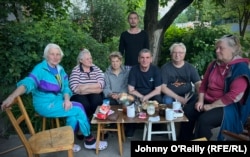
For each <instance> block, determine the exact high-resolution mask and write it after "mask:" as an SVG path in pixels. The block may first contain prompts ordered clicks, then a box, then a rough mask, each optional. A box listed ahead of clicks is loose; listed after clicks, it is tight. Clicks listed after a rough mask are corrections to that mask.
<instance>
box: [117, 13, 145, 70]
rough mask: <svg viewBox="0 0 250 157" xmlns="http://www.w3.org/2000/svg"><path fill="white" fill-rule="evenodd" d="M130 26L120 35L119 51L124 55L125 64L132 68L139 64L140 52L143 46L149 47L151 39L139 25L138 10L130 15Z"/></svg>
mask: <svg viewBox="0 0 250 157" xmlns="http://www.w3.org/2000/svg"><path fill="white" fill-rule="evenodd" d="M128 23H129V25H130V28H129V29H128V30H126V31H124V32H122V34H121V36H120V43H119V52H121V54H122V55H123V56H124V58H125V62H124V65H125V67H126V68H128V69H130V68H131V66H133V65H136V64H138V60H137V59H138V54H139V52H140V50H142V49H143V48H147V49H149V39H148V35H147V33H146V31H144V30H141V29H140V28H139V27H138V23H139V16H138V14H137V13H136V12H131V13H130V14H129V15H128Z"/></svg>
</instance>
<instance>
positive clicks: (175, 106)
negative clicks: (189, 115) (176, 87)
mask: <svg viewBox="0 0 250 157" xmlns="http://www.w3.org/2000/svg"><path fill="white" fill-rule="evenodd" d="M172 105H173V110H181V103H180V102H179V101H174V102H173V103H172Z"/></svg>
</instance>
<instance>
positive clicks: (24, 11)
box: [0, 0, 71, 22]
mask: <svg viewBox="0 0 250 157" xmlns="http://www.w3.org/2000/svg"><path fill="white" fill-rule="evenodd" d="M2 1H3V0H2ZM23 6H25V7H23ZM70 6H71V2H70V0H61V1H58V0H39V1H35V0H32V1H31V0H18V1H14V0H4V2H1V3H0V9H1V13H0V19H3V20H5V19H6V18H7V16H8V14H10V13H12V14H13V15H14V16H15V18H16V20H17V21H19V22H21V21H23V20H24V16H25V17H30V16H32V20H34V19H36V20H40V19H42V18H43V17H44V16H49V17H50V18H52V19H54V18H65V17H67V12H68V8H69V7H70Z"/></svg>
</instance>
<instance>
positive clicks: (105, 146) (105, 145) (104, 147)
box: [84, 141, 108, 150]
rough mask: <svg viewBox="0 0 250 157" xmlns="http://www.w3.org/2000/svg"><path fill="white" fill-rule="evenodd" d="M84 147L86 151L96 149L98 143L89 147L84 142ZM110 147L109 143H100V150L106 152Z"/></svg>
mask: <svg viewBox="0 0 250 157" xmlns="http://www.w3.org/2000/svg"><path fill="white" fill-rule="evenodd" d="M84 147H85V148H86V149H96V142H95V143H94V144H91V145H88V144H86V143H85V142H84ZM107 147H108V142H107V141H100V142H99V150H104V149H106V148H107Z"/></svg>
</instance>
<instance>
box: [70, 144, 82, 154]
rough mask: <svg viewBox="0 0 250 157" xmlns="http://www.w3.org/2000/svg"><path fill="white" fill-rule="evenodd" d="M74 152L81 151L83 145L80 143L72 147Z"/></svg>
mask: <svg viewBox="0 0 250 157" xmlns="http://www.w3.org/2000/svg"><path fill="white" fill-rule="evenodd" d="M72 150H73V152H74V153H76V152H79V151H80V150H81V147H80V146H79V145H78V144H74V146H73V148H72Z"/></svg>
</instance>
